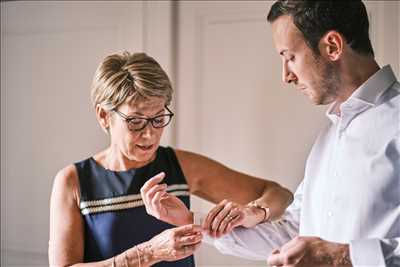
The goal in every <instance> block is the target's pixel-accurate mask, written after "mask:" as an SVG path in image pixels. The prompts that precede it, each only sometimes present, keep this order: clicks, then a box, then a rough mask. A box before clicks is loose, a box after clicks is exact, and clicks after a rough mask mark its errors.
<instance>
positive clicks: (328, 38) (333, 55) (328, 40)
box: [319, 31, 345, 61]
mask: <svg viewBox="0 0 400 267" xmlns="http://www.w3.org/2000/svg"><path fill="white" fill-rule="evenodd" d="M344 43H345V40H344V36H343V35H341V34H340V33H339V32H337V31H329V32H327V33H326V34H325V35H324V36H323V37H322V38H321V40H320V41H319V50H320V52H321V55H322V56H323V57H325V58H326V59H327V60H329V61H338V60H339V59H340V57H341V55H342V53H343V48H344Z"/></svg>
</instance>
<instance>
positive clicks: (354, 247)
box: [350, 239, 386, 267]
mask: <svg viewBox="0 0 400 267" xmlns="http://www.w3.org/2000/svg"><path fill="white" fill-rule="evenodd" d="M350 259H351V263H352V264H353V266H354V267H361V266H362V267H365V266H374V267H375V266H382V267H385V266H386V264H385V259H384V257H383V253H382V247H381V244H380V241H379V239H361V240H353V241H351V242H350Z"/></svg>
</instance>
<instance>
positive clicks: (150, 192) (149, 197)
mask: <svg viewBox="0 0 400 267" xmlns="http://www.w3.org/2000/svg"><path fill="white" fill-rule="evenodd" d="M166 189H167V185H166V184H157V185H154V186H153V187H152V188H150V189H149V190H148V191H147V193H146V194H145V198H146V201H147V203H149V204H150V203H151V201H152V199H153V198H154V195H155V193H157V192H158V191H165V190H166Z"/></svg>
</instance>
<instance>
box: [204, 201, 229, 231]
mask: <svg viewBox="0 0 400 267" xmlns="http://www.w3.org/2000/svg"><path fill="white" fill-rule="evenodd" d="M227 202H228V201H227V200H226V199H224V200H222V201H221V202H220V203H219V204H217V205H216V206H215V207H213V208H212V209H211V210H210V211H209V212H208V214H207V217H206V218H205V220H204V221H203V225H202V226H203V229H205V230H207V231H209V232H211V224H212V222H213V220H214V218H215V216H217V214H218V213H219V212H220V211H221V210H222V209H223V208H224V207H225V204H226V203H227Z"/></svg>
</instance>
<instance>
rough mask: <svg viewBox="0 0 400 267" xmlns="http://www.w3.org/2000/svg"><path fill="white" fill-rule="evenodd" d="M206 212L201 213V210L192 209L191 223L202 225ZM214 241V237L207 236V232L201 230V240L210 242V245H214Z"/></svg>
mask: <svg viewBox="0 0 400 267" xmlns="http://www.w3.org/2000/svg"><path fill="white" fill-rule="evenodd" d="M206 216H207V215H206V214H204V213H201V212H197V211H193V224H195V225H202V224H203V221H204V220H205V219H206ZM214 241H215V238H213V237H211V236H209V235H208V234H207V233H204V232H203V242H204V243H207V244H210V245H214Z"/></svg>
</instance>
